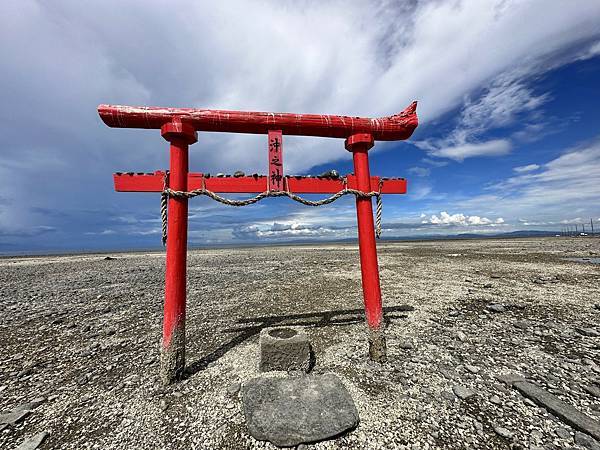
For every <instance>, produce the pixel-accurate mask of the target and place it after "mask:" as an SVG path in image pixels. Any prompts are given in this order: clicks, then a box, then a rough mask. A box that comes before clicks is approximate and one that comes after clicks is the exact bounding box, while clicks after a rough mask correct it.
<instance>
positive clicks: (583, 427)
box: [513, 381, 600, 440]
mask: <svg viewBox="0 0 600 450" xmlns="http://www.w3.org/2000/svg"><path fill="white" fill-rule="evenodd" d="M513 386H514V387H515V388H517V390H518V391H519V392H520V393H521V394H523V395H524V396H525V397H527V398H529V399H531V400H533V401H534V402H535V403H537V404H538V405H540V406H542V407H544V408H546V409H547V410H548V411H550V412H551V413H552V414H554V415H555V416H556V417H559V418H560V419H561V420H562V421H563V422H565V423H567V424H569V425H571V426H572V427H573V428H575V429H576V430H579V431H583V432H584V433H587V434H589V435H590V436H593V437H594V438H595V439H598V440H600V422H598V421H596V420H594V419H592V418H591V417H590V416H587V415H585V414H583V413H582V412H581V411H579V410H578V409H575V408H574V407H573V406H571V405H569V404H568V403H565V402H563V401H562V400H561V399H559V398H558V397H556V396H555V395H552V394H551V393H550V392H547V391H545V390H544V389H542V388H541V387H539V386H536V385H535V384H533V383H530V382H528V381H515V382H513Z"/></svg>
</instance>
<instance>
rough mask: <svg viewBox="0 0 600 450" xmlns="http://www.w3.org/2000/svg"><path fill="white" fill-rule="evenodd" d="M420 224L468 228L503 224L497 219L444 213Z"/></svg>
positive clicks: (500, 219) (434, 215)
mask: <svg viewBox="0 0 600 450" xmlns="http://www.w3.org/2000/svg"><path fill="white" fill-rule="evenodd" d="M421 223H424V224H425V223H429V224H433V225H442V226H461V227H468V226H472V225H490V226H496V225H501V224H503V223H504V219H503V218H502V217H499V218H497V219H494V220H492V219H488V218H487V217H480V216H469V215H465V214H462V213H456V214H448V213H447V212H446V211H442V212H441V213H440V215H439V216H438V215H436V214H432V215H431V216H430V217H429V218H427V217H426V218H424V219H423V220H422V221H421Z"/></svg>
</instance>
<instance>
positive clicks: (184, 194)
mask: <svg viewBox="0 0 600 450" xmlns="http://www.w3.org/2000/svg"><path fill="white" fill-rule="evenodd" d="M167 179H168V175H167V174H166V173H165V183H164V188H163V191H162V193H161V198H160V217H161V220H162V243H163V245H166V244H167V221H168V213H167V210H168V199H169V197H174V198H188V199H189V198H193V197H199V196H202V195H204V196H206V197H209V198H212V199H213V200H215V201H217V202H219V203H222V204H224V205H227V206H248V205H253V204H254V203H258V202H259V201H261V200H263V199H265V198H268V197H287V198H290V199H292V200H294V201H295V202H298V203H302V204H303V205H306V206H323V205H328V204H330V203H333V202H335V201H336V200H338V199H340V198H342V197H343V196H345V195H355V196H356V197H357V198H372V197H375V198H376V200H377V207H376V211H375V236H376V237H377V239H380V238H381V215H382V213H383V201H382V199H381V187H382V185H383V180H379V190H377V191H371V192H363V191H360V190H358V189H351V188H348V181H347V179H346V178H343V182H344V189H342V190H341V191H338V192H336V193H335V194H333V195H332V196H330V197H327V198H324V199H321V200H308V199H306V198H304V197H301V196H299V195H296V194H294V193H292V192H289V191H287V190H284V191H269V190H267V191H264V192H261V193H260V194H258V195H255V196H254V197H250V198H247V199H243V200H234V199H230V198H225V197H222V196H220V195H218V194H217V193H215V192H213V191H209V190H208V189H206V187H205V186H204V179H203V181H202V187H201V188H200V189H194V190H193V191H176V190H173V189H171V188H169V187H168V186H167Z"/></svg>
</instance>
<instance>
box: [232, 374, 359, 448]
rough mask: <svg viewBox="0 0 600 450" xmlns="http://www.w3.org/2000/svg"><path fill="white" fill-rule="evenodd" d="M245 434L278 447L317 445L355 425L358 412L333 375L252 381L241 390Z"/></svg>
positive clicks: (346, 392) (257, 379) (256, 379)
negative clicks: (305, 444) (245, 426)
mask: <svg viewBox="0 0 600 450" xmlns="http://www.w3.org/2000/svg"><path fill="white" fill-rule="evenodd" d="M242 402H243V407H244V416H245V417H246V424H247V426H248V431H249V433H250V434H251V435H252V436H253V437H254V438H256V439H258V440H261V441H269V442H272V443H273V444H275V445H277V446H280V447H292V446H296V445H299V444H302V443H311V442H318V441H322V440H325V439H329V438H331V437H334V436H338V435H340V434H342V433H344V432H345V431H347V430H350V429H353V428H354V427H356V425H357V424H358V411H357V410H356V407H355V406H354V402H353V401H352V397H351V396H350V394H349V393H348V390H347V389H346V388H345V386H344V384H343V383H342V382H341V381H340V379H339V378H338V377H337V376H335V375H333V374H325V375H306V376H301V377H288V378H267V377H259V378H254V379H252V380H250V381H248V382H247V383H245V384H244V386H243V388H242Z"/></svg>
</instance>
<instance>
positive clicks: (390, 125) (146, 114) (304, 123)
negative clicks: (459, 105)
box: [98, 102, 418, 141]
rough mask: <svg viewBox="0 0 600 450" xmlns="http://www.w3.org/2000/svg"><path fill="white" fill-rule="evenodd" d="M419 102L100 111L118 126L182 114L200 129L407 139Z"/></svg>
mask: <svg viewBox="0 0 600 450" xmlns="http://www.w3.org/2000/svg"><path fill="white" fill-rule="evenodd" d="M416 110H417V102H413V103H411V104H410V105H409V106H408V107H407V108H406V109H405V110H404V111H402V112H400V113H398V114H395V115H393V116H388V117H381V118H365V117H349V116H332V115H323V114H292V113H271V112H249V111H248V112H247V111H220V110H211V109H192V108H158V107H146V106H121V105H100V106H98V113H99V114H100V117H101V118H102V120H103V121H104V123H105V124H106V125H108V126H109V127H117V128H155V129H158V128H160V127H161V126H162V125H164V124H165V123H168V122H171V121H172V120H173V118H175V117H178V118H180V120H181V121H182V122H185V123H187V124H190V125H191V126H192V127H194V129H196V130H198V131H221V132H228V133H252V134H267V133H268V132H269V130H281V131H282V132H283V134H288V135H302V136H322V137H333V138H347V137H349V136H352V135H354V134H358V133H370V134H371V135H372V136H373V138H374V139H375V140H378V141H396V140H402V139H407V138H409V137H410V135H411V134H412V133H413V131H414V130H415V128H416V127H417V125H418V118H417V113H416Z"/></svg>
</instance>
